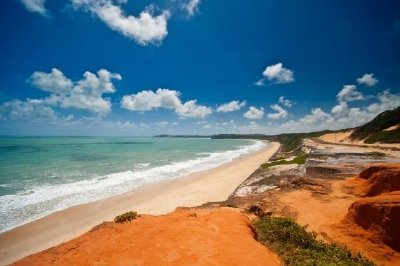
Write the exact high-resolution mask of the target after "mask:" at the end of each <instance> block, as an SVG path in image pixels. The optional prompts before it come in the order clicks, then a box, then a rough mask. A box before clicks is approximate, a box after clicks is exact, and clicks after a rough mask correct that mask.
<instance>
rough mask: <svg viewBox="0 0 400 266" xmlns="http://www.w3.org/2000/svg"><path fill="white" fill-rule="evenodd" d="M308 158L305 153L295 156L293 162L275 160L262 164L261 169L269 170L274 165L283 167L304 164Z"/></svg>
mask: <svg viewBox="0 0 400 266" xmlns="http://www.w3.org/2000/svg"><path fill="white" fill-rule="evenodd" d="M307 158H308V154H307V153H302V154H300V155H298V156H296V157H295V158H294V159H293V160H290V161H288V160H276V161H272V162H267V163H263V164H262V165H261V167H262V168H269V167H272V166H276V165H285V164H305V163H306V161H307Z"/></svg>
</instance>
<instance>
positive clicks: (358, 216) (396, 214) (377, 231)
mask: <svg viewBox="0 0 400 266" xmlns="http://www.w3.org/2000/svg"><path fill="white" fill-rule="evenodd" d="M349 184H350V186H349V187H350V191H353V192H354V193H355V194H357V195H359V196H361V197H362V198H360V199H358V200H356V201H355V202H354V203H353V204H352V205H351V206H350V207H349V211H348V213H347V215H346V216H345V218H344V219H343V223H344V224H355V225H358V226H359V227H361V228H362V229H363V230H364V231H365V232H364V234H365V235H367V237H368V239H369V240H371V241H373V242H377V243H378V242H383V243H384V244H386V245H387V246H389V247H390V248H392V249H393V250H395V251H397V252H400V165H399V164H381V165H374V166H371V167H369V168H367V169H365V170H364V171H362V172H361V173H360V174H359V175H358V177H357V178H355V179H353V180H350V181H349ZM360 233H362V232H360Z"/></svg>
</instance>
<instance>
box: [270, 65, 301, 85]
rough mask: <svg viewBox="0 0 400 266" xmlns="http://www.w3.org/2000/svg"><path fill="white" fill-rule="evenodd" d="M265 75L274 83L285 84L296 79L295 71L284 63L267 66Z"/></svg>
mask: <svg viewBox="0 0 400 266" xmlns="http://www.w3.org/2000/svg"><path fill="white" fill-rule="evenodd" d="M263 76H264V77H266V78H267V79H268V80H269V81H271V82H273V83H278V84H283V83H291V82H293V81H294V77H293V71H292V70H290V69H287V68H284V67H283V64H282V63H277V64H275V65H270V66H267V68H265V70H264V72H263Z"/></svg>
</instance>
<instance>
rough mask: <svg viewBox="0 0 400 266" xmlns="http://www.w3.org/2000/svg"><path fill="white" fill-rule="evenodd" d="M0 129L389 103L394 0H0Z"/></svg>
mask: <svg viewBox="0 0 400 266" xmlns="http://www.w3.org/2000/svg"><path fill="white" fill-rule="evenodd" d="M0 12H1V15H0V27H1V28H0V38H1V42H0V53H1V56H0V58H1V60H0V73H1V75H0V84H1V86H0V134H1V135H8V134H19V135H136V136H145V135H154V134H160V133H169V134H214V133H265V134H276V133H283V132H307V131H313V130H320V129H326V128H329V129H339V128H346V127H353V126H357V125H360V124H362V123H364V122H367V121H368V120H370V119H371V118H373V117H374V116H375V115H377V114H378V113H380V112H382V111H384V110H387V109H393V108H395V107H397V106H399V105H400V88H399V84H400V50H399V47H400V2H399V1H396V0H393V1H372V0H365V1H361V0H359V1H344V0H343V1H311V0H308V1H272V0H259V1H256V0H254V1H239V0H238V1H233V0H219V1H212V0H160V1H156V0H154V1H144V0H138V1H134V0H59V1H49V0H47V1H46V0H5V1H1V3H0Z"/></svg>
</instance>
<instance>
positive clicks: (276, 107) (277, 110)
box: [267, 104, 288, 120]
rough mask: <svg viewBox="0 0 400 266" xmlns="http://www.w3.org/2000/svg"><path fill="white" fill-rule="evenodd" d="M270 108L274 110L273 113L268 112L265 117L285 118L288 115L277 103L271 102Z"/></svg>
mask: <svg viewBox="0 0 400 266" xmlns="http://www.w3.org/2000/svg"><path fill="white" fill-rule="evenodd" d="M270 107H271V109H272V110H274V111H275V113H273V114H268V115H267V117H268V118H271V119H275V120H277V119H281V118H286V117H287V116H288V112H287V111H286V110H285V109H283V108H282V107H281V106H279V105H277V104H273V105H271V106H270Z"/></svg>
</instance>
